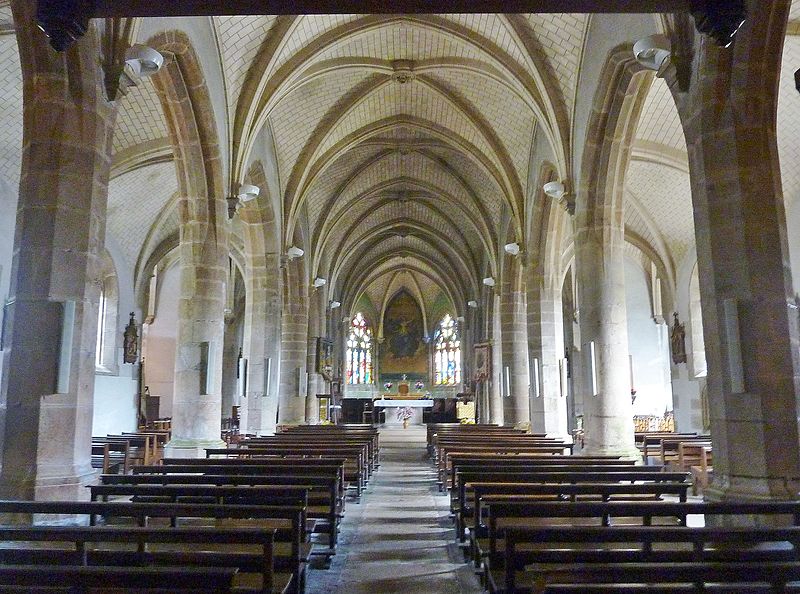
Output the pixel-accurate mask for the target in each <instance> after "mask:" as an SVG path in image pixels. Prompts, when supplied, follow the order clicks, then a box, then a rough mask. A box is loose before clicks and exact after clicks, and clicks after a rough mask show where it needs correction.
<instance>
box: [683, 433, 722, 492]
mask: <svg viewBox="0 0 800 594" xmlns="http://www.w3.org/2000/svg"><path fill="white" fill-rule="evenodd" d="M712 455H713V454H712V446H711V443H710V442H688V443H687V442H681V443H680V444H678V465H679V466H680V467H681V468H682V469H685V470H688V471H689V472H691V473H692V477H693V478H694V486H693V488H692V494H693V495H697V491H698V489H697V487H698V486H699V487H701V489H700V490H701V491H704V490H705V489H706V488H707V487H708V483H709V478H710V475H711V473H712V472H713V471H714V468H713V459H712Z"/></svg>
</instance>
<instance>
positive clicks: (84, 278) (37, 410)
mask: <svg viewBox="0 0 800 594" xmlns="http://www.w3.org/2000/svg"><path fill="white" fill-rule="evenodd" d="M12 8H13V11H14V21H15V27H16V30H17V38H18V40H19V46H20V58H21V62H22V72H23V85H24V86H23V96H24V129H23V151H22V171H21V177H20V192H19V204H18V210H17V221H16V231H15V237H14V257H13V264H12V270H11V287H10V291H9V296H10V301H11V303H10V305H9V307H8V309H7V312H6V316H7V317H6V324H7V326H6V330H7V333H6V341H7V346H6V348H10V354H9V358H8V366H7V367H6V369H5V376H4V378H3V381H2V389H0V430H2V439H3V444H2V445H3V449H2V472H0V496H2V497H3V498H4V499H38V500H54V499H85V498H86V497H87V493H86V489H85V488H84V485H86V484H88V483H89V482H91V481H92V480H93V479H94V476H95V475H94V471H93V469H92V466H91V436H92V404H93V396H94V372H95V370H94V361H95V357H94V352H95V346H96V338H97V322H98V310H97V303H98V299H99V292H100V288H99V287H100V285H99V280H100V279H99V277H98V274H99V271H100V251H101V250H102V247H103V244H104V236H105V222H106V201H107V197H108V178H109V170H110V165H111V138H112V134H113V126H114V118H115V116H116V109H115V107H114V105H113V104H110V103H108V102H106V100H105V98H104V91H103V75H102V72H101V71H100V68H99V65H98V56H99V42H98V38H97V32H96V30H95V29H94V27H91V28H90V30H89V32H88V34H87V35H86V36H85V37H84V38H83V39H82V40H81V41H79V42H78V43H76V44H75V46H73V47H72V48H71V49H70V50H69V51H68V52H66V53H63V54H57V53H56V52H55V51H53V50H52V49H50V47H49V46H48V43H47V39H46V38H45V36H44V34H43V33H41V31H39V30H38V29H37V28H36V25H35V10H36V7H35V3H32V2H23V1H15V2H13V3H12Z"/></svg>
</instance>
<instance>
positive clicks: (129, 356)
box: [122, 312, 139, 363]
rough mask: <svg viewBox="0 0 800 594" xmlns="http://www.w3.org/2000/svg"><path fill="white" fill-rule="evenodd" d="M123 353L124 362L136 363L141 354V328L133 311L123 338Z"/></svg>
mask: <svg viewBox="0 0 800 594" xmlns="http://www.w3.org/2000/svg"><path fill="white" fill-rule="evenodd" d="M122 346H123V355H122V361H123V362H124V363H136V360H137V356H138V354H139V330H138V327H137V325H136V318H135V317H134V314H133V312H131V319H130V321H129V322H128V325H127V326H125V334H124V335H123V340H122Z"/></svg>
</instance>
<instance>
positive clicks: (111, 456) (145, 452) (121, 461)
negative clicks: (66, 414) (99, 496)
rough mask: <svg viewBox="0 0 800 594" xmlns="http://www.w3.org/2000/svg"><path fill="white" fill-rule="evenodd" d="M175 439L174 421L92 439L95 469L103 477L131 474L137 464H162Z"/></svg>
mask: <svg viewBox="0 0 800 594" xmlns="http://www.w3.org/2000/svg"><path fill="white" fill-rule="evenodd" d="M171 438H172V428H171V422H170V421H169V420H168V419H162V420H159V421H156V422H154V423H151V424H150V425H148V426H146V427H141V428H140V429H139V430H138V431H133V432H124V431H123V432H122V433H120V434H117V435H105V436H93V437H92V467H93V468H96V469H98V470H99V471H100V472H102V473H103V474H128V473H129V472H130V470H131V468H132V467H133V466H134V465H136V464H158V463H159V461H160V460H161V458H162V457H163V455H164V445H165V444H166V443H167V442H169V440H170V439H171Z"/></svg>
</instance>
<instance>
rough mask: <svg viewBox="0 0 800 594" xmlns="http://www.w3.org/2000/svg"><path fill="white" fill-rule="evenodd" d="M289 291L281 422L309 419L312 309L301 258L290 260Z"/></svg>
mask: <svg viewBox="0 0 800 594" xmlns="http://www.w3.org/2000/svg"><path fill="white" fill-rule="evenodd" d="M286 266H287V279H288V280H287V282H288V283H289V287H288V289H289V290H288V291H284V293H285V294H288V295H289V299H288V302H287V303H284V304H283V322H282V327H281V367H280V373H281V380H280V381H281V385H280V403H279V412H278V422H279V423H286V424H301V423H304V422H305V415H306V396H307V394H308V382H307V381H306V380H307V376H306V372H307V369H308V368H307V367H306V358H307V352H308V309H307V306H306V299H307V298H308V296H307V295H306V294H304V287H303V284H302V282H301V275H302V273H303V271H302V265H301V263H300V262H298V261H297V260H295V261H292V262H288V263H287V265H286Z"/></svg>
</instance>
